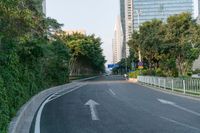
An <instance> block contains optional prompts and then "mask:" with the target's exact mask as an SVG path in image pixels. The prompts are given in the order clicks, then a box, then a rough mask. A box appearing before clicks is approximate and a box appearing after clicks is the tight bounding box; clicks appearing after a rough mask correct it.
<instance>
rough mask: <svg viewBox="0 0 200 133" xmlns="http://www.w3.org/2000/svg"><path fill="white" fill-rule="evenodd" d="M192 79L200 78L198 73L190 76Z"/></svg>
mask: <svg viewBox="0 0 200 133" xmlns="http://www.w3.org/2000/svg"><path fill="white" fill-rule="evenodd" d="M192 78H200V73H198V74H193V75H192Z"/></svg>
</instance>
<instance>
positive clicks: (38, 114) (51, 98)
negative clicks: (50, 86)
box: [34, 84, 85, 133]
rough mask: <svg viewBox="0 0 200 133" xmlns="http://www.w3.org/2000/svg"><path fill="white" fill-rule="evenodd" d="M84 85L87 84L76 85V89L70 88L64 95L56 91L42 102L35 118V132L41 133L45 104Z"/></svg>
mask: <svg viewBox="0 0 200 133" xmlns="http://www.w3.org/2000/svg"><path fill="white" fill-rule="evenodd" d="M84 85H85V84H83V85H80V86H78V87H76V88H74V89H72V90H69V91H67V92H65V93H63V94H62V95H61V94H60V95H58V93H55V94H53V95H51V96H50V97H49V98H47V99H46V100H45V101H44V102H43V103H42V105H41V106H40V108H39V110H38V112H37V116H36V120H35V131H34V133H40V121H41V115H42V110H43V109H44V106H45V105H46V104H47V103H48V102H51V101H53V100H55V99H57V98H59V97H61V96H63V95H65V94H67V93H70V92H72V91H75V90H77V89H79V88H81V87H83V86H84Z"/></svg>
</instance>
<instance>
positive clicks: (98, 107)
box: [30, 76, 200, 133]
mask: <svg viewBox="0 0 200 133" xmlns="http://www.w3.org/2000/svg"><path fill="white" fill-rule="evenodd" d="M41 106H43V107H41V108H42V109H41V108H40V109H39V111H38V113H37V114H36V115H35V119H34V121H33V123H32V128H31V130H30V133H200V101H198V100H192V99H188V98H184V97H179V96H175V95H170V94H167V93H163V92H160V91H155V90H153V89H149V88H146V87H143V86H140V85H138V84H133V83H129V82H127V81H126V80H124V79H123V78H122V77H120V76H104V77H100V78H98V79H95V80H92V81H87V82H83V85H82V86H81V87H80V88H75V89H71V90H70V91H68V92H65V93H63V94H55V95H54V96H52V97H50V98H49V99H47V100H46V101H45V102H44V103H43V105H41Z"/></svg>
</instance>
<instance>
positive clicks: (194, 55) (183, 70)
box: [115, 13, 200, 77]
mask: <svg viewBox="0 0 200 133" xmlns="http://www.w3.org/2000/svg"><path fill="white" fill-rule="evenodd" d="M199 35H200V25H198V24H197V23H196V20H193V19H192V16H191V14H189V13H182V14H179V15H174V16H170V17H169V18H168V19H167V21H166V22H162V21H161V20H157V19H154V20H152V21H149V22H145V23H143V24H142V25H141V26H140V30H139V31H134V33H133V35H132V39H131V40H130V41H129V42H128V45H129V46H130V53H131V54H130V57H129V58H128V59H127V66H128V69H129V70H133V69H132V68H131V67H132V66H131V63H133V62H134V63H135V64H138V62H139V61H138V51H139V50H140V51H141V55H142V61H143V64H144V69H143V70H142V71H141V73H140V74H143V75H154V76H168V77H185V76H191V75H192V65H193V62H194V61H195V60H196V59H198V57H199V55H200V37H199ZM123 60H124V59H123ZM123 60H122V61H121V62H119V65H120V66H121V67H124V64H125V63H123ZM136 67H137V65H136ZM118 69H120V68H118ZM115 71H117V70H115ZM136 73H138V72H136ZM132 75H134V74H132Z"/></svg>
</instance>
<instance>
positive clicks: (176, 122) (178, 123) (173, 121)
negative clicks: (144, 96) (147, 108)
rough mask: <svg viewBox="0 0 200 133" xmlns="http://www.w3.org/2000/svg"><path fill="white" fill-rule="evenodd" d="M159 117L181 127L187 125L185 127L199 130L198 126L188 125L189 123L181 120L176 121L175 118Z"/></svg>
mask: <svg viewBox="0 0 200 133" xmlns="http://www.w3.org/2000/svg"><path fill="white" fill-rule="evenodd" d="M160 118H161V119H164V120H166V121H169V122H172V123H175V124H177V125H180V126H183V127H187V128H191V129H194V130H197V131H200V129H199V128H196V127H193V126H190V125H188V124H185V123H181V122H178V121H175V120H172V119H169V118H166V117H160Z"/></svg>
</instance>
